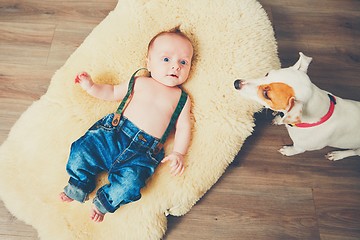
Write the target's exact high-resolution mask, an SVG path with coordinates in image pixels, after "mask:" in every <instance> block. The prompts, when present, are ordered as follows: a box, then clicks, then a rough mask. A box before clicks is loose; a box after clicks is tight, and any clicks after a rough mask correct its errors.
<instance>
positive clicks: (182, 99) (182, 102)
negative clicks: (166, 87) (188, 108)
mask: <svg viewBox="0 0 360 240" xmlns="http://www.w3.org/2000/svg"><path fill="white" fill-rule="evenodd" d="M187 96H188V95H187V93H186V92H185V91H184V90H183V89H181V96H180V99H179V102H178V104H177V106H176V108H175V111H174V113H173V115H172V116H171V119H170V123H169V125H168V126H167V128H166V130H165V132H164V135H163V136H162V137H161V139H160V143H161V144H164V143H165V141H166V139H167V137H168V136H169V134H170V131H171V129H172V128H173V127H174V126H175V123H176V120H177V119H178V117H179V115H180V113H181V111H182V109H183V108H184V105H185V103H186V100H187Z"/></svg>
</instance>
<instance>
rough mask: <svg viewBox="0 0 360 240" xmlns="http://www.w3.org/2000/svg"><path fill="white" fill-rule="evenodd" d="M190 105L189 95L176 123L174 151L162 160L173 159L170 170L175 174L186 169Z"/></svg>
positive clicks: (189, 132)
mask: <svg viewBox="0 0 360 240" xmlns="http://www.w3.org/2000/svg"><path fill="white" fill-rule="evenodd" d="M190 106H191V103H190V99H189V97H188V98H187V100H186V103H185V106H184V108H183V110H182V111H181V113H180V115H179V118H178V120H177V123H176V131H175V140H174V148H173V152H172V153H170V154H169V155H168V156H166V157H165V158H164V159H163V160H162V162H166V161H169V160H170V161H171V163H170V167H171V170H170V172H171V173H172V174H173V175H181V174H182V173H183V172H184V170H185V166H184V155H185V154H186V152H187V150H188V148H189V144H190V138H191V120H190Z"/></svg>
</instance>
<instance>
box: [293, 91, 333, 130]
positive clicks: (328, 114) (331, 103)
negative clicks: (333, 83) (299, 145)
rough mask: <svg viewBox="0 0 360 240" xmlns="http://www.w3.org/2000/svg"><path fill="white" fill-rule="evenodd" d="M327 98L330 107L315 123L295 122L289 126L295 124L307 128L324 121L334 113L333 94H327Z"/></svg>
mask: <svg viewBox="0 0 360 240" xmlns="http://www.w3.org/2000/svg"><path fill="white" fill-rule="evenodd" d="M328 96H329V98H330V107H329V111H328V112H327V113H326V114H325V115H324V116H323V117H322V118H321V119H320V120H319V121H318V122H315V123H296V124H294V125H290V126H295V127H299V128H308V127H315V126H318V125H320V124H322V123H324V122H326V121H327V120H328V119H329V118H330V117H331V116H332V114H333V113H334V109H335V104H336V99H335V97H334V96H333V95H330V94H328Z"/></svg>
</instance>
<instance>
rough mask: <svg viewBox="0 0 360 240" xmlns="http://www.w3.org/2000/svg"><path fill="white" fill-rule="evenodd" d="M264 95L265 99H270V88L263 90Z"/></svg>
mask: <svg viewBox="0 0 360 240" xmlns="http://www.w3.org/2000/svg"><path fill="white" fill-rule="evenodd" d="M263 96H264V98H265V99H267V100H270V97H269V95H268V89H264V90H263Z"/></svg>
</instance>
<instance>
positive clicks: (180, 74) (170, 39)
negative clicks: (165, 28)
mask: <svg viewBox="0 0 360 240" xmlns="http://www.w3.org/2000/svg"><path fill="white" fill-rule="evenodd" d="M192 55H193V47H192V45H191V43H190V42H189V41H188V40H187V39H185V38H184V37H181V36H179V35H177V34H174V33H167V34H164V35H160V36H158V37H157V38H156V39H155V41H154V42H153V45H152V46H151V48H150V49H149V54H148V59H147V68H148V70H149V71H150V72H151V77H152V78H154V79H155V80H156V81H158V82H160V83H162V84H164V85H166V86H169V87H173V86H177V85H180V84H182V83H184V82H185V81H186V79H187V78H188V76H189V72H190V67H191V59H192Z"/></svg>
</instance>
